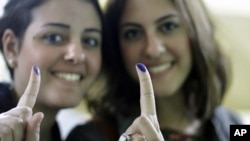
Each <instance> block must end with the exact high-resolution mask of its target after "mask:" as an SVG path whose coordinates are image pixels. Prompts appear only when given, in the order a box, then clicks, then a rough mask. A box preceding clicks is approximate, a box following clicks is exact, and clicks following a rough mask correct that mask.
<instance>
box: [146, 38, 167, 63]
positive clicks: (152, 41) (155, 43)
mask: <svg viewBox="0 0 250 141" xmlns="http://www.w3.org/2000/svg"><path fill="white" fill-rule="evenodd" d="M166 51H167V48H166V47H165V46H164V44H163V42H162V40H161V39H160V38H157V37H156V36H155V35H154V34H153V35H149V36H148V37H147V45H146V48H145V54H146V56H147V57H149V58H158V57H160V56H161V55H162V54H164V52H166Z"/></svg>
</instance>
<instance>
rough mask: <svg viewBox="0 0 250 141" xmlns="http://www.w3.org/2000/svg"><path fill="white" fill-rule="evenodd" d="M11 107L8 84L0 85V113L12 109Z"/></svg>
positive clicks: (11, 100) (12, 104)
mask: <svg viewBox="0 0 250 141" xmlns="http://www.w3.org/2000/svg"><path fill="white" fill-rule="evenodd" d="M13 106H14V103H13V99H12V96H11V91H10V85H9V84H8V83H0V113H2V112H5V111H7V110H9V109H11V108H13Z"/></svg>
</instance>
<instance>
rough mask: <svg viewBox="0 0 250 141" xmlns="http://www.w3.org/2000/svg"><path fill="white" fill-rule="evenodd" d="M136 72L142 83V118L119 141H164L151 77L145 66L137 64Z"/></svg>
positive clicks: (135, 121)
mask: <svg viewBox="0 0 250 141" xmlns="http://www.w3.org/2000/svg"><path fill="white" fill-rule="evenodd" d="M136 70H137V74H138V76H139V81H140V106H141V116H139V117H138V118H136V119H135V120H134V122H133V123H132V125H130V127H129V128H128V129H127V131H126V132H125V134H123V135H122V136H121V137H120V139H119V141H127V140H148V141H164V138H163V136H162V133H161V131H160V127H159V123H158V119H157V114H156V108H155V97H154V90H153V86H152V82H151V78H150V75H149V73H148V71H147V68H146V67H145V65H144V64H141V63H138V64H136Z"/></svg>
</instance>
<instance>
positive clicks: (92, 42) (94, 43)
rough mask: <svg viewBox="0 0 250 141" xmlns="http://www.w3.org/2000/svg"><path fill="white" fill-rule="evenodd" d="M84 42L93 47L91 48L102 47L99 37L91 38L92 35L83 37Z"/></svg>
mask: <svg viewBox="0 0 250 141" xmlns="http://www.w3.org/2000/svg"><path fill="white" fill-rule="evenodd" d="M83 43H84V44H85V45H87V46H88V47H91V48H97V47H100V43H99V40H98V39H95V38H91V37H88V38H84V39H83Z"/></svg>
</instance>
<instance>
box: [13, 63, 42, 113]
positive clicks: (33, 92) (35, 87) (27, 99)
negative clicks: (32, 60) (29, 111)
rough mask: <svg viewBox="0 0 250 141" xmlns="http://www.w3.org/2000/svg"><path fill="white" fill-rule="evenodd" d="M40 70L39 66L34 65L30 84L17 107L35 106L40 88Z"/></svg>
mask: <svg viewBox="0 0 250 141" xmlns="http://www.w3.org/2000/svg"><path fill="white" fill-rule="evenodd" d="M40 79H41V78H40V70H39V68H38V67H37V66H33V67H32V70H31V73H30V79H29V82H28V85H27V87H26V89H25V91H24V94H23V95H22V96H21V98H20V99H19V102H18V104H17V107H21V106H28V107H30V108H33V107H34V105H35V103H36V98H37V95H38V91H39V88H40V81H41V80H40Z"/></svg>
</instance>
